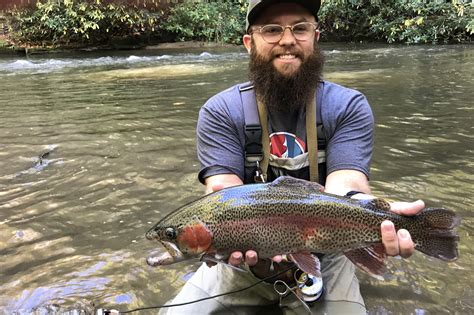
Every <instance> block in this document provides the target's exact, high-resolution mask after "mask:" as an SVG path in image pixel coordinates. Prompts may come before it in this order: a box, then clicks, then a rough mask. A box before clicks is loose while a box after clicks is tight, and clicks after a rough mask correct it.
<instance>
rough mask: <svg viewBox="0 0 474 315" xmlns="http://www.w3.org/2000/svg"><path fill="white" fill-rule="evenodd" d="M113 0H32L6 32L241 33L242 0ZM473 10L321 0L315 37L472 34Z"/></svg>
mask: <svg viewBox="0 0 474 315" xmlns="http://www.w3.org/2000/svg"><path fill="white" fill-rule="evenodd" d="M114 2H116V1H109V0H38V2H37V5H36V8H30V9H21V10H13V11H11V12H10V13H9V18H10V21H9V24H10V26H11V27H10V28H11V29H10V39H11V40H12V41H14V42H15V43H17V44H18V43H19V44H28V45H43V46H45V45H46V46H55V45H98V44H107V43H109V42H110V40H111V39H115V38H124V39H127V38H128V39H135V38H142V39H143V38H150V37H154V38H159V39H163V38H165V39H166V40H168V41H173V40H174V41H184V40H201V41H210V42H211V41H213V42H219V43H235V44H239V43H241V38H242V35H243V33H244V24H245V15H246V7H247V0H182V1H180V2H178V3H177V4H174V5H172V7H171V9H170V10H169V11H167V12H165V13H164V12H162V11H160V10H157V9H156V8H157V5H156V3H159V2H160V1H159V0H140V1H137V2H135V1H133V2H130V1H128V3H141V4H142V6H140V7H137V6H133V5H132V6H130V5H128V6H126V5H123V4H114ZM119 2H120V3H127V1H119ZM173 3H175V2H173ZM145 4H146V5H145ZM153 5H155V10H150V8H152V6H153ZM147 8H148V9H147ZM473 11H474V5H473V4H472V1H471V0H451V1H445V0H431V1H424V0H325V1H324V2H323V4H322V7H321V11H320V13H319V17H320V24H321V29H322V31H323V37H322V38H323V40H338V41H360V40H368V41H374V40H375V41H387V42H389V43H394V42H400V43H410V44H412V43H453V42H454V43H455V42H465V41H470V40H471V39H472V35H473V34H474V18H473Z"/></svg>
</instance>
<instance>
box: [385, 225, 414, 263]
mask: <svg viewBox="0 0 474 315" xmlns="http://www.w3.org/2000/svg"><path fill="white" fill-rule="evenodd" d="M381 231H382V243H383V245H384V247H385V252H386V253H387V255H389V256H397V255H400V256H401V257H403V258H408V257H410V256H411V255H412V254H413V252H414V251H415V244H414V243H413V241H412V239H411V236H410V233H409V232H408V231H407V230H405V229H400V230H398V232H396V231H395V226H394V225H393V223H392V222H390V221H384V222H382V226H381Z"/></svg>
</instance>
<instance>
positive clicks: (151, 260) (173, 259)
mask: <svg viewBox="0 0 474 315" xmlns="http://www.w3.org/2000/svg"><path fill="white" fill-rule="evenodd" d="M159 242H160V243H161V245H163V247H164V248H165V249H166V251H165V252H163V253H161V254H159V255H158V256H150V257H148V258H147V259H146V262H147V264H148V265H150V266H152V267H156V266H166V265H171V264H174V263H177V262H180V261H183V260H185V259H186V256H185V255H184V254H183V252H181V251H180V250H179V248H178V247H177V246H176V245H175V244H173V243H171V242H166V241H159Z"/></svg>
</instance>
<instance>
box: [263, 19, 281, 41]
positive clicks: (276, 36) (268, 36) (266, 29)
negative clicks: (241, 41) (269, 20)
mask: <svg viewBox="0 0 474 315" xmlns="http://www.w3.org/2000/svg"><path fill="white" fill-rule="evenodd" d="M260 33H261V34H262V37H263V39H264V40H265V41H266V42H268V43H276V42H278V41H279V40H280V39H281V34H282V33H283V26H281V25H277V24H274V25H273V24H271V25H265V26H263V27H262V28H261V29H260Z"/></svg>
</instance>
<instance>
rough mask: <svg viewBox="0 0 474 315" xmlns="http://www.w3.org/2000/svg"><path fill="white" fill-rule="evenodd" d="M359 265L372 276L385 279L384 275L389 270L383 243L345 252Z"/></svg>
mask: <svg viewBox="0 0 474 315" xmlns="http://www.w3.org/2000/svg"><path fill="white" fill-rule="evenodd" d="M344 254H345V255H346V257H347V258H349V260H350V261H352V262H353V263H354V265H356V266H357V267H359V268H360V269H362V270H364V271H365V272H367V273H368V274H370V275H371V276H372V277H374V278H377V279H379V280H384V277H383V275H384V274H385V273H386V272H387V267H386V265H385V258H386V257H387V255H386V254H385V248H384V247H383V244H375V245H372V246H369V247H363V248H357V249H353V250H350V251H347V252H345V253H344Z"/></svg>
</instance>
